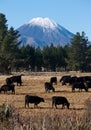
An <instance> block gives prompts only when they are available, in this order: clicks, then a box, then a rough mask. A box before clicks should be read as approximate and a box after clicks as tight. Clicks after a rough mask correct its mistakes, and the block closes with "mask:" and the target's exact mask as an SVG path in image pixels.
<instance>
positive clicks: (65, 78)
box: [60, 75, 71, 85]
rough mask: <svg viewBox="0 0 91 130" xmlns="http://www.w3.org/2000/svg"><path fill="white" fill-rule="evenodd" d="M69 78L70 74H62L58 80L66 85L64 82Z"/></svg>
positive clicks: (67, 81)
mask: <svg viewBox="0 0 91 130" xmlns="http://www.w3.org/2000/svg"><path fill="white" fill-rule="evenodd" d="M70 78H71V76H70V75H65V76H62V78H61V79H60V82H62V85H66V83H69V80H70Z"/></svg>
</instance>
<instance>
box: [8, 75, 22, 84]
mask: <svg viewBox="0 0 91 130" xmlns="http://www.w3.org/2000/svg"><path fill="white" fill-rule="evenodd" d="M15 82H16V83H17V85H20V86H21V85H22V79H21V75H18V76H12V77H9V78H6V84H12V83H15Z"/></svg>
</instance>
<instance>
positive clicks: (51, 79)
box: [50, 77, 57, 85]
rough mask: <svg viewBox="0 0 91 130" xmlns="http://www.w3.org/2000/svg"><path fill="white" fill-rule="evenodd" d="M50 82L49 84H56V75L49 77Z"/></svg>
mask: <svg viewBox="0 0 91 130" xmlns="http://www.w3.org/2000/svg"><path fill="white" fill-rule="evenodd" d="M50 83H51V84H53V83H55V84H56V85H57V77H51V78H50Z"/></svg>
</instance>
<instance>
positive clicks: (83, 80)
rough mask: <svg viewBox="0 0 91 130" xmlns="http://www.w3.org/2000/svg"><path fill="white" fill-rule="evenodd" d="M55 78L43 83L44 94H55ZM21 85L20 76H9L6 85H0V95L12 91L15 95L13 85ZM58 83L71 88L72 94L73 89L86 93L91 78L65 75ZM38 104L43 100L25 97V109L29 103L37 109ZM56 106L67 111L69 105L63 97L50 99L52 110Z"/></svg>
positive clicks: (36, 97) (35, 97) (90, 84)
mask: <svg viewBox="0 0 91 130" xmlns="http://www.w3.org/2000/svg"><path fill="white" fill-rule="evenodd" d="M57 82H58V81H57V77H51V78H50V81H49V82H45V83H44V87H45V92H50V91H53V92H55V88H54V87H53V84H54V83H55V84H56V85H57ZM14 83H17V85H20V86H21V85H22V83H23V82H22V75H18V76H11V77H8V78H6V84H4V85H2V86H1V87H0V93H1V92H4V93H7V91H12V94H15V84H14ZM60 83H61V84H62V85H67V84H69V85H70V86H71V89H72V92H75V89H78V90H79V91H82V90H83V89H84V91H86V92H88V91H89V89H90V88H91V76H80V77H77V76H70V75H65V76H62V77H61V79H60ZM40 102H45V100H44V98H42V97H39V96H34V95H25V108H26V106H27V107H29V103H33V104H34V107H38V104H39V103H40ZM57 105H62V108H64V106H66V107H67V108H68V109H69V106H70V103H69V101H68V100H67V98H66V97H64V96H53V97H52V108H53V107H55V108H57Z"/></svg>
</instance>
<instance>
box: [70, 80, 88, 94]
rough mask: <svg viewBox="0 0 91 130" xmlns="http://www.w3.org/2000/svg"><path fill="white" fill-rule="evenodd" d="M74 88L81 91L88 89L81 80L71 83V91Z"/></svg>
mask: <svg viewBox="0 0 91 130" xmlns="http://www.w3.org/2000/svg"><path fill="white" fill-rule="evenodd" d="M75 89H79V90H80V91H82V89H84V90H85V91H86V92H87V91H88V88H87V87H86V86H85V84H84V83H83V82H75V83H73V84H72V92H74V91H75Z"/></svg>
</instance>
